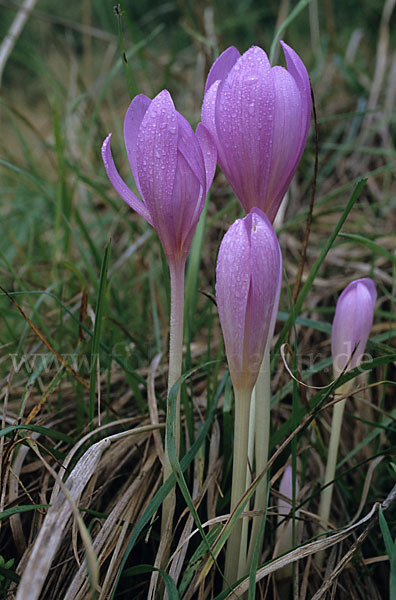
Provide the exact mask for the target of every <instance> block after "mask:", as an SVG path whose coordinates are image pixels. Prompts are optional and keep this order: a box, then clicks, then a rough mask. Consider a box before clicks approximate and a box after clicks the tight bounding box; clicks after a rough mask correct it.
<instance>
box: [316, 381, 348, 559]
mask: <svg viewBox="0 0 396 600" xmlns="http://www.w3.org/2000/svg"><path fill="white" fill-rule="evenodd" d="M351 384H352V382H351V381H347V382H346V383H344V385H342V386H341V387H340V388H339V389H338V391H337V393H336V394H335V398H337V397H338V398H339V397H341V396H345V395H346V394H348V392H349V390H350V389H351ZM345 401H346V398H344V399H343V400H339V402H337V403H336V404H335V405H334V408H333V418H332V420H331V432H330V442H329V451H328V453H327V463H326V470H325V475H324V480H323V485H324V486H327V487H326V488H325V489H324V490H323V491H322V493H321V495H320V504H319V517H320V519H321V525H320V526H319V529H327V527H326V523H327V521H328V520H329V516H330V508H331V500H332V497H333V489H334V483H331V482H332V481H334V477H335V472H336V466H337V455H338V446H339V443H340V435H341V426H342V417H343V415H344V408H345ZM328 484H330V485H328ZM323 557H324V553H323V552H320V553H319V554H318V556H317V562H318V564H319V566H321V565H322V563H323Z"/></svg>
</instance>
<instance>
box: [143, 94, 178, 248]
mask: <svg viewBox="0 0 396 600" xmlns="http://www.w3.org/2000/svg"><path fill="white" fill-rule="evenodd" d="M177 133H178V122H177V113H176V110H175V107H174V105H173V102H172V98H171V97H170V94H169V92H168V91H167V90H163V91H162V92H161V93H160V94H158V96H156V97H155V98H154V100H152V102H151V104H150V106H149V107H148V109H147V111H146V113H145V115H144V117H143V120H142V122H141V124H140V127H139V132H138V137H137V145H136V168H137V172H138V178H139V183H140V188H141V191H142V195H143V198H144V201H145V203H146V206H147V208H148V210H149V212H150V215H151V218H152V221H153V225H154V227H155V228H156V230H157V231H159V229H161V230H163V229H164V227H165V228H166V226H167V223H166V220H167V219H168V218H169V214H170V213H171V206H172V194H173V185H174V181H175V173H176V165H177ZM164 251H165V253H166V252H167V249H166V248H164Z"/></svg>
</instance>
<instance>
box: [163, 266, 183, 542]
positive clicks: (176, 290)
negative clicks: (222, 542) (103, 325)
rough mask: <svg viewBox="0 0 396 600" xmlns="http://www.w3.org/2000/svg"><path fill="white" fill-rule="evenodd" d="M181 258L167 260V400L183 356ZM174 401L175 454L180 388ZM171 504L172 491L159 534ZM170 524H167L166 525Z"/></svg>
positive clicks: (168, 467) (167, 472)
mask: <svg viewBox="0 0 396 600" xmlns="http://www.w3.org/2000/svg"><path fill="white" fill-rule="evenodd" d="M184 267H185V261H184V260H178V261H177V260H175V261H169V273H170V290H171V307H170V308H171V310H170V339H169V371H168V401H169V392H170V390H171V389H172V387H173V386H174V384H175V383H176V381H177V380H178V379H179V378H180V376H181V372H182V357H183V317H184ZM174 401H175V402H176V423H175V430H176V450H177V455H178V456H179V451H180V390H178V392H177V394H176V398H175V400H174ZM168 419H169V410H168V408H167V415H166V431H167V429H168V427H169V426H170V425H169V422H168ZM171 473H172V467H171V464H170V462H169V456H168V442H167V436H166V433H165V456H164V481H166V480H167V479H168V477H169V476H170V475H171ZM174 504H175V491H174V490H173V491H172V492H170V493H169V494H168V496H167V497H166V498H165V500H164V502H163V504H162V522H161V533H162V534H164V532H165V528H166V524H167V521H168V518H169V514H170V511H171V510H173V508H174ZM171 526H172V523H169V527H171Z"/></svg>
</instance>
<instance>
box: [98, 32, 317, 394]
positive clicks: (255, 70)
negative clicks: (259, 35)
mask: <svg viewBox="0 0 396 600" xmlns="http://www.w3.org/2000/svg"><path fill="white" fill-rule="evenodd" d="M282 48H283V50H284V54H285V58H286V65H287V69H285V68H283V67H279V66H276V67H271V66H270V63H269V60H268V58H267V55H266V54H265V52H264V51H263V50H262V49H261V48H259V47H257V46H254V47H252V48H250V49H249V50H248V51H247V52H245V53H244V54H243V55H242V56H241V55H240V53H239V52H238V50H237V49H236V48H234V47H231V48H228V49H227V50H226V51H225V52H223V54H221V55H220V56H219V58H218V59H217V60H216V61H215V63H214V64H213V66H212V68H211V70H210V72H209V75H208V79H207V82H206V87H205V96H204V100H203V105H202V123H200V124H199V125H198V127H197V129H196V132H195V133H194V131H193V130H192V129H191V127H190V125H189V124H188V123H187V121H186V120H185V119H184V117H182V115H181V114H180V113H178V112H177V111H176V109H175V107H174V105H173V102H172V99H171V97H170V95H169V93H168V92H167V91H166V90H164V91H162V92H161V93H160V94H158V96H156V97H155V98H154V99H153V100H150V99H149V98H147V97H146V96H144V95H142V94H141V95H139V96H137V97H136V98H135V99H134V100H133V101H132V103H131V105H130V107H129V109H128V111H127V113H126V116H125V121H124V140H125V146H126V150H127V155H128V161H129V164H130V167H131V171H132V174H133V177H134V180H135V184H136V188H137V190H138V192H139V194H140V198H139V197H138V196H137V195H136V194H135V193H134V192H133V191H132V190H131V189H130V188H129V187H128V186H127V185H126V184H125V183H124V181H123V180H122V179H121V177H120V175H119V174H118V172H117V169H116V167H115V165H114V161H113V158H112V155H111V151H110V137H111V134H110V135H109V136H108V137H107V138H106V140H105V141H104V143H103V147H102V156H103V161H104V164H105V168H106V172H107V175H108V177H109V179H110V181H111V183H112V184H113V187H114V188H115V190H116V191H117V192H118V194H119V195H120V196H121V198H123V200H125V202H126V203H127V204H128V205H129V206H130V207H131V208H132V209H134V210H135V211H136V212H137V213H139V214H140V215H141V216H142V217H143V218H144V219H146V221H147V222H148V223H149V224H150V225H152V226H153V227H154V228H155V229H156V231H157V233H158V236H159V238H160V240H161V244H162V246H163V249H164V252H165V254H166V256H167V259H168V261H169V262H170V264H171V263H175V262H178V263H179V264H183V265H184V262H185V260H186V258H187V255H188V252H189V249H190V245H191V241H192V237H193V234H194V231H195V228H196V225H197V223H198V219H199V216H200V214H201V212H202V208H203V205H204V202H205V197H206V194H207V193H208V190H209V188H210V185H211V183H212V180H213V176H214V172H215V167H216V162H218V164H219V166H220V168H221V169H222V171H223V172H224V174H225V176H226V178H227V180H228V181H229V183H230V185H231V187H232V189H233V190H234V192H235V194H236V196H237V198H238V200H239V201H240V203H241V205H242V207H243V208H244V210H245V212H246V213H247V216H246V217H245V218H244V219H242V220H239V221H237V222H236V223H234V225H232V226H231V228H230V229H229V231H228V233H227V234H226V236H225V238H224V240H223V243H222V245H221V248H220V252H219V258H218V265H217V284H216V294H217V300H218V305H219V314H220V321H221V326H222V329H223V334H224V338H225V344H226V351H227V356H228V360H229V364H230V371H231V377H232V379H233V382H234V385H239V386H240V385H247V386H248V387H249V388H252V387H253V385H254V383H255V381H256V379H257V375H258V371H259V368H260V364H261V362H262V358H263V354H264V349H265V345H266V341H267V337H268V336H269V335H271V336H272V331H271V329H273V326H274V315H275V314H276V311H277V304H278V299H279V289H280V281H281V269H282V261H281V254H280V249H279V244H278V240H277V238H276V235H275V232H274V230H273V228H272V225H271V223H272V222H273V220H274V218H275V215H276V213H277V211H278V208H279V206H280V203H281V201H282V198H283V196H284V194H285V193H286V191H287V188H288V186H289V184H290V181H291V179H292V177H293V175H294V172H295V170H296V168H297V165H298V163H299V161H300V158H301V155H302V153H303V150H304V147H305V143H306V139H307V135H308V129H309V122H310V114H311V96H310V82H309V77H308V73H307V70H306V68H305V66H304V64H303V63H302V61H301V59H300V58H299V57H298V55H297V54H296V53H295V52H294V50H292V49H291V48H290V47H289V46H287V45H286V44H285V43H283V42H282Z"/></svg>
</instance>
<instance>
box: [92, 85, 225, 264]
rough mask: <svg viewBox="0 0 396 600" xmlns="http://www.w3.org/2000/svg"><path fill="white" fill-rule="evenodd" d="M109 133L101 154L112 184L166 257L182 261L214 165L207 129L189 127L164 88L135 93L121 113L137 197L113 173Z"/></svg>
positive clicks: (185, 255) (212, 174) (114, 169)
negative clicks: (154, 233) (151, 231)
mask: <svg viewBox="0 0 396 600" xmlns="http://www.w3.org/2000/svg"><path fill="white" fill-rule="evenodd" d="M110 138H111V134H109V135H108V137H107V138H106V139H105V141H104V142H103V146H102V157H103V162H104V165H105V169H106V172H107V175H108V177H109V179H110V181H111V183H112V185H113V187H114V189H115V190H116V191H117V192H118V194H119V195H120V196H121V198H122V199H123V200H124V201H125V202H126V203H127V204H128V205H129V206H130V207H131V208H133V210H135V211H136V212H137V213H138V214H139V215H141V216H142V217H143V218H144V219H146V221H147V222H148V223H149V224H150V225H152V226H153V227H154V228H155V229H156V231H157V233H158V236H159V238H160V240H161V243H162V246H163V249H164V252H165V255H166V256H167V258H168V260H171V261H174V260H179V261H180V262H182V263H184V262H185V260H186V258H187V255H188V252H189V249H190V245H191V241H192V237H193V234H194V231H195V228H196V225H197V223H198V219H199V216H200V214H201V212H202V209H203V205H204V202H205V197H206V194H207V192H208V190H209V187H210V185H211V183H212V179H213V176H214V172H215V168H216V148H215V146H214V143H213V141H212V139H211V136H210V134H209V133H208V131H207V129H206V128H205V127H204V126H203V125H202V124H199V125H198V127H197V131H196V133H194V131H193V130H192V129H191V127H190V125H189V124H188V122H187V121H186V120H185V119H184V117H183V116H182V115H181V114H180V113H179V112H177V110H176V109H175V107H174V105H173V102H172V98H171V96H170V94H169V92H168V91H167V90H163V91H162V92H160V93H159V94H158V95H157V96H156V97H155V98H154V99H153V100H150V98H147V96H144V95H143V94H140V95H139V96H136V97H135V98H134V99H133V100H132V102H131V104H130V106H129V108H128V110H127V112H126V115H125V120H124V140H125V146H126V150H127V155H128V160H129V164H130V167H131V171H132V174H133V177H134V180H135V184H136V187H137V189H138V191H139V193H140V198H139V197H138V196H137V195H136V194H135V193H134V192H133V191H132V190H131V189H130V188H129V187H128V186H127V185H126V183H125V182H124V181H123V180H122V179H121V177H120V175H119V174H118V171H117V169H116V167H115V164H114V161H113V157H112V155H111V151H110Z"/></svg>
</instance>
